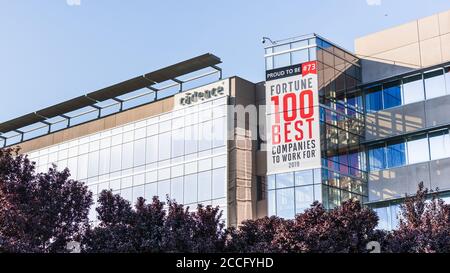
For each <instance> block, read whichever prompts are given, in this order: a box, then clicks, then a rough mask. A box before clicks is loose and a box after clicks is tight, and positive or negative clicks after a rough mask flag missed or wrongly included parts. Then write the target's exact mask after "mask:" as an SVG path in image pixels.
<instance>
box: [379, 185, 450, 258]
mask: <svg viewBox="0 0 450 273" xmlns="http://www.w3.org/2000/svg"><path fill="white" fill-rule="evenodd" d="M428 195H429V191H428V189H426V188H424V185H423V183H420V184H419V189H418V190H417V193H416V195H415V196H406V200H405V202H404V203H403V204H402V205H400V215H399V216H400V217H399V218H400V219H399V220H400V222H399V226H398V228H397V229H396V230H394V231H392V233H391V234H389V240H386V241H387V243H388V244H387V246H386V249H387V251H390V252H396V253H403V252H409V253H435V252H440V253H448V252H450V205H448V204H445V203H444V201H443V200H442V199H439V198H437V196H436V195H435V194H433V195H432V198H431V200H427V196H428Z"/></svg>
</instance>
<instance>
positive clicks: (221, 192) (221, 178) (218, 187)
mask: <svg viewBox="0 0 450 273" xmlns="http://www.w3.org/2000/svg"><path fill="white" fill-rule="evenodd" d="M225 170H226V169H225V168H220V169H216V170H213V177H212V198H213V199H217V198H222V197H225V185H226V173H225Z"/></svg>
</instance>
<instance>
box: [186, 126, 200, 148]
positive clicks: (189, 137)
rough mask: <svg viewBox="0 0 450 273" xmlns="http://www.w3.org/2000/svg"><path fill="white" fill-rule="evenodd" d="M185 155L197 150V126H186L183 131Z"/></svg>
mask: <svg viewBox="0 0 450 273" xmlns="http://www.w3.org/2000/svg"><path fill="white" fill-rule="evenodd" d="M185 136H186V137H185V141H184V145H185V153H186V154H191V153H195V152H197V150H198V125H197V124H196V125H192V126H188V127H186V129H185Z"/></svg>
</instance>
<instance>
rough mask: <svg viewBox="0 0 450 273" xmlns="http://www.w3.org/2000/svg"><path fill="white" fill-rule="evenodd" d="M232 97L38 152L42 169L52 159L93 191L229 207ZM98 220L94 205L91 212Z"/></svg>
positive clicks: (34, 156) (35, 156)
mask: <svg viewBox="0 0 450 273" xmlns="http://www.w3.org/2000/svg"><path fill="white" fill-rule="evenodd" d="M226 106H227V97H222V98H218V99H215V100H208V101H207V102H203V103H199V104H197V105H194V106H190V107H186V108H182V109H180V110H176V111H172V112H167V113H164V114H161V115H159V116H154V117H151V118H147V119H144V120H141V121H138V122H134V123H130V124H126V125H123V126H119V127H116V128H113V129H109V130H105V131H102V132H98V133H95V134H92V135H90V136H86V137H82V138H78V139H74V140H71V141H68V142H64V143H61V144H59V145H54V146H50V147H47V148H45V149H41V150H37V151H33V152H31V153H30V154H29V157H30V159H31V160H33V161H35V162H36V164H37V170H38V171H46V170H47V169H48V168H49V167H50V166H51V164H52V163H55V164H57V166H58V169H62V168H65V167H68V168H69V170H70V171H71V175H72V178H73V179H77V180H81V181H84V182H86V183H87V185H88V187H89V189H90V190H91V191H92V192H93V194H94V200H96V199H97V195H98V193H100V192H101V191H102V190H104V189H112V190H113V191H114V193H120V194H121V195H122V196H123V197H124V198H126V199H127V200H129V201H130V202H132V203H134V202H135V200H136V198H138V197H141V196H142V197H144V198H146V199H147V200H151V198H152V197H153V196H159V197H160V199H162V200H165V197H166V195H169V197H170V198H172V199H175V200H176V201H177V202H179V203H182V204H185V205H189V206H191V207H193V208H195V207H196V205H197V204H198V203H202V204H206V205H209V204H212V205H219V206H220V207H221V209H223V210H224V214H223V215H224V218H225V217H226V215H227V211H226V205H227V201H226V197H227V196H226V185H227V141H226V140H227V137H226V134H227V110H226ZM90 219H91V220H95V219H96V216H95V210H94V209H93V210H92V213H91V215H90Z"/></svg>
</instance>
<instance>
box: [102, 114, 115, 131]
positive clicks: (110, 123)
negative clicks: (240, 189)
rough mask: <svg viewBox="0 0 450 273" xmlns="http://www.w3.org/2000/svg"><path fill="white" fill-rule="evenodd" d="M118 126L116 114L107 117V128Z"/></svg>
mask: <svg viewBox="0 0 450 273" xmlns="http://www.w3.org/2000/svg"><path fill="white" fill-rule="evenodd" d="M114 127H116V115H112V116H109V117H106V118H105V129H111V128H114Z"/></svg>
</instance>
